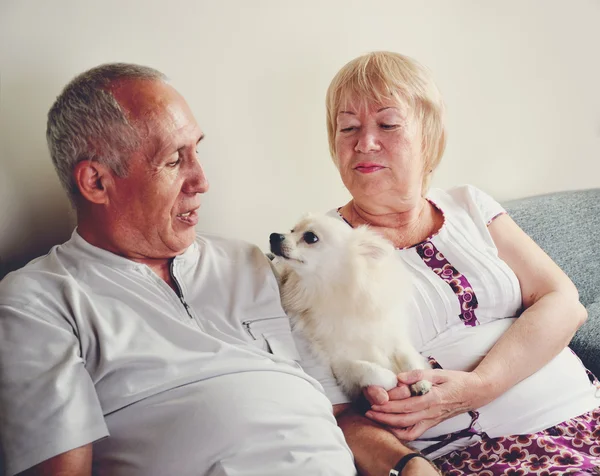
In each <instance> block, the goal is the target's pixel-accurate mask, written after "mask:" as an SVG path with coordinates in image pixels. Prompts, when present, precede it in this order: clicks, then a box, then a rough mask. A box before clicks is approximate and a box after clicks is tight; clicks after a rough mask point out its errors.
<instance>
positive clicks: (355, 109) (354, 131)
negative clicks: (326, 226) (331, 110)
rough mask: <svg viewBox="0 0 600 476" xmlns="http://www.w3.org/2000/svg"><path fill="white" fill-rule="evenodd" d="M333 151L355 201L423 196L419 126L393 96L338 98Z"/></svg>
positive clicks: (389, 200) (386, 201) (380, 200)
mask: <svg viewBox="0 0 600 476" xmlns="http://www.w3.org/2000/svg"><path fill="white" fill-rule="evenodd" d="M341 104H342V106H341V107H340V110H339V111H338V114H337V128H336V132H335V151H336V155H337V167H338V170H339V172H340V175H341V177H342V181H343V182H344V185H345V186H346V188H347V189H348V190H349V192H350V193H351V194H352V196H353V197H354V199H355V200H357V201H359V202H363V203H367V202H374V203H380V204H385V203H388V202H393V201H395V200H397V199H402V200H407V199H412V198H416V197H419V198H420V197H421V191H422V186H423V166H424V164H423V157H422V152H421V128H420V126H419V124H418V121H416V120H414V119H413V117H412V114H411V113H410V111H408V110H407V108H406V107H405V106H403V105H401V104H398V103H397V102H395V101H392V100H390V101H385V102H383V103H381V104H372V103H366V104H364V101H357V100H349V101H342V102H341Z"/></svg>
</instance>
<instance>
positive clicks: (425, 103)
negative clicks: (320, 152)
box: [325, 51, 446, 191]
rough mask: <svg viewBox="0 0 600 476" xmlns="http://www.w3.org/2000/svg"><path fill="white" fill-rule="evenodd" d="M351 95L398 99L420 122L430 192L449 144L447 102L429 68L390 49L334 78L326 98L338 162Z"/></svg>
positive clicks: (358, 61) (369, 56) (329, 129)
mask: <svg viewBox="0 0 600 476" xmlns="http://www.w3.org/2000/svg"><path fill="white" fill-rule="evenodd" d="M351 98H359V99H361V100H364V101H365V103H370V102H373V103H375V104H378V103H379V104H381V103H382V102H384V101H386V100H394V101H396V102H398V103H399V104H403V105H405V106H407V108H408V109H409V111H410V112H411V113H412V117H413V118H414V119H416V120H418V121H420V125H421V134H422V137H421V140H422V151H423V160H424V164H423V171H424V183H423V190H424V191H426V190H427V188H428V185H429V179H430V177H431V172H433V170H435V168H436V167H437V166H438V164H439V163H440V160H441V158H442V154H443V153H444V149H445V147H446V128H445V125H444V102H443V100H442V96H441V94H440V92H439V90H438V88H437V86H436V85H435V83H434V82H433V78H432V77H431V73H430V72H429V70H427V69H426V68H425V67H423V66H422V65H421V64H419V63H418V62H417V61H415V60H413V59H412V58H409V57H407V56H404V55H401V54H398V53H392V52H389V51H374V52H372V53H368V54H366V55H364V56H359V57H358V58H356V59H353V60H352V61H350V62H349V63H347V64H346V65H345V66H344V67H343V68H342V69H341V70H340V71H339V72H338V73H337V74H336V75H335V77H334V78H333V80H332V81H331V84H330V85H329V88H328V89H327V97H326V101H325V102H326V107H327V136H328V139H329V151H330V153H331V157H332V158H333V160H334V162H336V163H337V157H336V153H335V134H336V129H337V115H338V112H339V110H340V108H341V107H342V106H343V104H342V101H348V100H349V99H351Z"/></svg>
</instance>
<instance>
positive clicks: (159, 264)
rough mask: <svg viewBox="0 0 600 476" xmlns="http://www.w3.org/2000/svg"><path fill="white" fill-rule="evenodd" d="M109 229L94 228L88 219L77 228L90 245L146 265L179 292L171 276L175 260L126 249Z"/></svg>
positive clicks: (95, 226) (82, 221)
mask: <svg viewBox="0 0 600 476" xmlns="http://www.w3.org/2000/svg"><path fill="white" fill-rule="evenodd" d="M108 229H109V228H108V227H102V226H97V225H94V226H93V227H92V226H90V225H89V221H88V220H86V219H83V220H81V221H80V222H79V223H78V226H77V232H78V233H79V235H80V236H81V237H82V238H83V239H84V240H85V241H87V242H88V243H89V244H91V245H93V246H96V247H97V248H101V249H103V250H106V251H110V252H111V253H114V254H116V255H118V256H122V257H123V258H127V259H128V260H131V261H134V262H136V263H140V264H145V265H146V266H148V267H149V268H150V269H151V270H152V271H153V272H154V273H155V274H156V275H157V276H158V277H159V278H161V279H162V280H163V281H164V282H166V283H167V284H168V285H169V286H170V287H171V288H172V289H173V290H174V291H175V292H178V291H177V286H176V285H175V283H174V281H173V278H172V276H171V262H172V261H173V258H153V257H148V256H145V255H143V254H141V253H139V252H134V251H131V250H127V249H124V248H123V247H121V246H119V245H118V244H117V240H114V239H113V238H112V235H111V234H110V233H107V232H106V230H108ZM99 230H103V231H99Z"/></svg>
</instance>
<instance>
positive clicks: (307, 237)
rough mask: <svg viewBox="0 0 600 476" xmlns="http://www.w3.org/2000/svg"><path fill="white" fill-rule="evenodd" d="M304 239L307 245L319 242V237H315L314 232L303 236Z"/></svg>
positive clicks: (308, 232)
mask: <svg viewBox="0 0 600 476" xmlns="http://www.w3.org/2000/svg"><path fill="white" fill-rule="evenodd" d="M302 239H303V240H304V241H305V243H307V244H309V245H312V244H313V243H316V242H317V241H319V237H318V236H317V235H315V234H314V233H313V232H312V231H307V232H305V233H304V235H302Z"/></svg>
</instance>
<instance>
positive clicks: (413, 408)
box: [307, 52, 600, 475]
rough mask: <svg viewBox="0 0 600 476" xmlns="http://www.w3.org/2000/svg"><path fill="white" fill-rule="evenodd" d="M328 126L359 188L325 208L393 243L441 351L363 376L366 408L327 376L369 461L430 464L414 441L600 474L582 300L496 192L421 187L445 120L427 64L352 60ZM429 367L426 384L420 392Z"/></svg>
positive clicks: (493, 463)
mask: <svg viewBox="0 0 600 476" xmlns="http://www.w3.org/2000/svg"><path fill="white" fill-rule="evenodd" d="M327 131H328V135H329V145H330V151H331V155H332V157H333V160H334V162H335V165H336V166H337V168H338V170H339V173H340V176H341V178H342V180H343V182H344V185H345V186H346V188H347V189H348V190H349V192H350V194H351V195H352V200H351V201H350V202H348V203H347V204H345V205H343V206H342V207H340V208H339V209H337V210H334V211H333V212H331V214H333V215H334V216H337V217H338V218H339V219H340V220H344V221H345V222H346V223H347V224H348V226H351V227H356V226H359V225H364V224H367V225H369V226H371V227H372V228H373V229H375V230H377V231H378V232H380V233H381V234H382V235H383V236H385V237H387V238H388V239H389V240H390V241H391V242H392V243H393V244H394V245H395V247H396V248H397V253H398V254H399V255H400V256H401V257H402V259H403V261H404V262H405V263H406V265H407V268H408V269H409V270H410V273H411V274H412V278H413V282H414V289H415V297H414V302H413V308H412V309H411V311H410V312H411V314H410V315H411V316H412V317H413V319H414V326H413V327H414V332H413V336H412V338H413V341H414V343H415V345H416V347H417V349H419V350H420V352H421V353H422V354H423V355H424V356H426V357H428V358H429V359H430V361H431V363H432V367H433V369H432V370H425V371H413V372H409V373H406V374H400V375H399V384H398V386H397V387H396V388H394V389H392V390H390V391H389V392H386V391H385V390H383V388H376V387H370V388H368V389H366V390H365V396H366V397H367V399H368V400H369V402H370V403H371V406H370V409H369V410H368V411H367V412H366V414H365V415H362V414H358V413H356V412H355V411H354V410H353V409H352V407H351V406H350V405H349V403H348V402H349V400H348V398H347V397H345V396H344V395H343V393H342V392H341V390H340V389H339V388H338V387H337V386H336V384H335V380H333V379H327V378H321V379H320V380H321V381H322V384H323V386H324V388H325V390H326V392H327V394H328V395H329V397H330V399H331V400H332V403H333V404H334V408H335V412H336V415H337V417H338V422H339V424H340V426H341V427H342V429H343V430H344V433H345V435H346V439H347V441H348V443H349V445H350V447H351V448H352V450H353V452H354V455H355V458H356V463H357V466H358V468H359V469H360V470H361V472H362V473H364V474H381V475H387V474H409V473H410V474H426V473H427V471H430V473H428V474H431V471H432V469H431V468H429V469H427V465H428V463H427V462H426V461H424V460H423V459H421V458H414V456H413V455H412V454H411V453H414V451H413V450H409V449H407V447H406V446H404V444H403V443H401V442H410V443H407V445H408V446H409V447H410V448H413V449H416V450H419V451H420V455H425V456H426V457H427V458H428V459H429V460H432V461H433V462H434V463H435V464H436V465H437V467H438V468H440V470H441V471H442V472H443V473H444V474H451V475H461V474H481V475H501V474H521V475H523V474H546V475H553V474H556V475H559V474H561V475H562V474H597V473H596V472H594V468H596V471H597V468H599V467H600V430H599V429H598V428H600V409H599V408H598V406H599V403H600V392H599V391H598V389H597V388H596V386H595V385H597V381H595V380H594V379H593V378H591V375H588V373H587V372H586V369H585V368H584V367H583V365H582V364H581V362H580V360H579V359H578V358H577V356H575V354H574V353H573V352H571V351H570V350H569V349H568V347H567V344H568V343H569V341H570V339H571V337H572V336H573V334H574V333H575V331H576V330H577V328H578V327H579V326H580V325H581V324H582V323H583V321H584V320H585V319H586V311H585V309H584V308H583V306H582V305H581V304H580V303H579V298H578V293H577V290H576V288H575V286H574V285H573V283H572V282H571V281H570V280H569V278H568V277H567V276H566V275H565V274H564V273H563V272H562V271H561V270H560V269H559V268H558V267H557V266H556V265H555V264H554V262H553V261H552V260H551V259H550V258H549V257H548V256H547V255H546V254H545V253H544V252H543V251H542V250H541V249H540V248H539V247H538V246H537V245H536V244H535V243H534V242H533V241H532V240H531V239H530V238H529V237H528V236H527V235H526V234H525V233H524V232H523V231H522V230H521V229H520V228H519V227H518V226H517V225H516V224H515V223H514V221H513V220H512V219H511V218H510V217H509V216H508V215H507V214H506V213H505V211H504V210H503V208H502V207H501V206H500V205H499V204H498V203H497V202H496V201H494V200H493V199H492V198H491V197H490V196H488V195H486V194H485V193H484V192H482V191H480V190H478V189H477V188H475V187H472V186H461V187H457V188H454V189H451V190H449V191H442V190H429V189H428V184H429V181H430V178H431V175H432V173H433V171H434V170H435V169H436V167H437V166H438V164H439V162H440V159H441V157H442V154H443V152H444V146H445V138H446V132H445V127H444V106H443V102H442V98H441V96H440V93H439V91H438V89H437V88H436V86H435V85H434V83H433V81H432V79H431V76H430V74H429V73H428V72H427V70H425V69H424V68H423V67H422V66H421V65H419V64H418V63H417V62H415V61H414V60H412V59H410V58H407V57H405V56H402V55H399V54H395V53H388V52H375V53H371V54H367V55H365V56H361V57H359V58H356V59H355V60H353V61H351V62H350V63H348V64H347V65H345V66H344V67H343V68H342V69H341V70H340V71H339V73H338V74H337V75H336V76H335V78H334V79H333V81H332V83H331V85H330V87H329V90H328V92H327ZM307 370H308V371H309V372H310V370H311V369H310V366H309V367H308V368H307ZM421 379H427V380H430V381H432V382H433V384H434V386H433V388H432V390H431V391H430V392H429V393H428V394H426V395H424V396H416V397H411V396H410V391H409V390H408V387H407V385H409V384H411V383H415V382H416V381H418V380H421ZM392 435H393V436H392ZM516 435H518V436H516ZM405 455H407V456H406V457H403V456H405ZM411 458H412V459H411ZM399 459H401V462H400V463H399V465H398V466H397V470H398V472H397V473H396V472H394V471H393V470H392V468H393V467H394V466H395V465H396V461H398V460H399ZM405 464H406V465H405ZM418 465H420V467H419V466H418ZM402 467H404V469H405V470H406V471H405V472H404V473H402ZM411 467H412V469H409V468H411ZM419 468H421V469H419ZM390 470H392V471H390Z"/></svg>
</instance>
